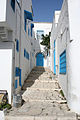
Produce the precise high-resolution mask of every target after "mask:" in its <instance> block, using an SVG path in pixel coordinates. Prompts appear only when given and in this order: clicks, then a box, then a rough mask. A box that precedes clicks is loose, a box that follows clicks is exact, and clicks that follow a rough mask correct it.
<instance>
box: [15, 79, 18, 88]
mask: <svg viewBox="0 0 80 120" xmlns="http://www.w3.org/2000/svg"><path fill="white" fill-rule="evenodd" d="M17 86H18V81H17V80H15V89H16V88H17Z"/></svg>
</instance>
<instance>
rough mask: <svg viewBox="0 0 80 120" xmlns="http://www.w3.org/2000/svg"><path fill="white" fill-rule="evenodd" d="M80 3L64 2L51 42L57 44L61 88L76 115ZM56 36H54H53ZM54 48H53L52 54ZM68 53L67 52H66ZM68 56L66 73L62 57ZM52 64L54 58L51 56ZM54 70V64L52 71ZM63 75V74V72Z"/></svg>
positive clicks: (79, 108) (79, 100) (79, 101)
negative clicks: (62, 64) (62, 66)
mask: <svg viewBox="0 0 80 120" xmlns="http://www.w3.org/2000/svg"><path fill="white" fill-rule="evenodd" d="M79 11H80V1H79V0H74V1H72V0H64V2H63V6H62V9H61V13H60V16H59V20H58V25H57V27H56V28H54V26H55V23H53V28H52V33H51V41H53V43H54V40H55V41H56V44H55V51H56V52H55V53H56V55H55V59H56V67H57V68H56V74H57V75H58V80H59V83H60V86H61V88H62V90H63V92H64V94H65V97H66V99H67V102H68V105H69V107H70V109H71V110H72V111H74V112H76V113H80V93H79V91H80V73H79V68H80V62H79V61H80V55H79V51H80V44H79V42H80V30H79V28H80V14H79ZM53 35H54V36H53ZM53 51H54V48H53V47H51V52H53ZM65 51H66V52H65ZM63 53H65V54H64V56H65V55H66V57H65V58H66V63H65V64H66V66H64V67H65V69H66V70H65V69H64V70H65V72H64V73H63V70H61V69H62V68H61V67H60V66H61V56H62V55H63ZM51 59H52V60H51V63H52V61H53V59H54V56H51ZM53 69H54V62H53V63H52V66H51V70H53ZM60 70H61V71H62V73H61V71H60ZM53 72H54V71H53Z"/></svg>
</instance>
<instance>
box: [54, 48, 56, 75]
mask: <svg viewBox="0 0 80 120" xmlns="http://www.w3.org/2000/svg"><path fill="white" fill-rule="evenodd" d="M54 74H56V58H55V49H54Z"/></svg>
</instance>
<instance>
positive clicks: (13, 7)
mask: <svg viewBox="0 0 80 120" xmlns="http://www.w3.org/2000/svg"><path fill="white" fill-rule="evenodd" d="M11 7H12V9H13V11H14V12H15V0H11Z"/></svg>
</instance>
